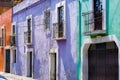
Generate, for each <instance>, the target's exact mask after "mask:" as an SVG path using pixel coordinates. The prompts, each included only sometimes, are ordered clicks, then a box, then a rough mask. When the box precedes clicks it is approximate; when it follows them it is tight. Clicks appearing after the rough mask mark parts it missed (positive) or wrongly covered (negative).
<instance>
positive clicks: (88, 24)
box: [83, 10, 104, 33]
mask: <svg viewBox="0 0 120 80" xmlns="http://www.w3.org/2000/svg"><path fill="white" fill-rule="evenodd" d="M83 17H84V25H85V27H84V33H86V32H94V31H96V30H102V26H103V23H104V15H103V10H101V11H99V12H94V11H89V12H85V13H83Z"/></svg>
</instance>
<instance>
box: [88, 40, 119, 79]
mask: <svg viewBox="0 0 120 80" xmlns="http://www.w3.org/2000/svg"><path fill="white" fill-rule="evenodd" d="M118 71H119V70H118V48H117V46H116V44H115V43H114V42H109V43H100V44H92V45H90V48H89V50H88V80H118V79H119V78H118V74H119V73H118Z"/></svg>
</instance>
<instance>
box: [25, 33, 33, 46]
mask: <svg viewBox="0 0 120 80" xmlns="http://www.w3.org/2000/svg"><path fill="white" fill-rule="evenodd" d="M24 43H25V44H27V45H31V44H32V34H31V31H27V32H24Z"/></svg>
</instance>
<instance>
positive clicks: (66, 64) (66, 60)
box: [58, 0, 77, 80]
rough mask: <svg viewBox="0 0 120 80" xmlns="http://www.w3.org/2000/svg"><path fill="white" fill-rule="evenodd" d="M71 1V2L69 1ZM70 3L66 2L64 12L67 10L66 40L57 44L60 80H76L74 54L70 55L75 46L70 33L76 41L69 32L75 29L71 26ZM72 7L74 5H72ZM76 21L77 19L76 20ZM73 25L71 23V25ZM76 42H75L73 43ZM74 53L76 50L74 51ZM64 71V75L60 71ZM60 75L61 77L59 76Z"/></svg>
mask: <svg viewBox="0 0 120 80" xmlns="http://www.w3.org/2000/svg"><path fill="white" fill-rule="evenodd" d="M71 1H73V0H71ZM71 1H67V5H66V8H67V9H66V10H67V16H66V19H67V20H66V21H67V22H66V23H67V24H66V28H67V29H66V34H67V36H66V37H67V39H66V40H63V41H59V42H58V46H59V62H58V63H59V65H58V66H59V68H58V69H59V75H58V76H59V77H58V78H59V79H60V80H76V63H75V61H74V60H75V58H76V57H75V56H73V54H76V53H72V49H73V46H74V45H75V44H76V43H74V42H73V44H72V43H71V41H72V39H71V33H72V37H74V40H76V39H75V38H76V37H75V36H76V35H74V36H73V34H77V33H76V32H74V31H73V32H71V31H72V30H71V28H73V27H74V28H75V27H76V26H72V25H71V20H72V19H71V18H72V17H71V15H70V13H71V10H70V6H69V4H71ZM73 5H74V4H73ZM76 20H77V18H76ZM72 24H73V23H72ZM75 42H76V41H75ZM74 49H76V46H74ZM75 51H76V50H75ZM63 69H64V70H65V73H64V74H63V72H62V70H63ZM61 75H62V76H61Z"/></svg>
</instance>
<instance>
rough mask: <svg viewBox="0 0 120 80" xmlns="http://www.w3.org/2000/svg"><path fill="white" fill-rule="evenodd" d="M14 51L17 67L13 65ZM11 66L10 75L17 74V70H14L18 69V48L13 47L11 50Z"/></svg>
mask: <svg viewBox="0 0 120 80" xmlns="http://www.w3.org/2000/svg"><path fill="white" fill-rule="evenodd" d="M14 50H16V63H14V64H15V66H13V65H12V64H13V51H14ZM10 58H11V59H10V63H11V64H10V66H11V68H10V71H11V72H10V73H12V74H16V69H15V72H14V71H13V68H16V67H17V48H16V47H11V49H10Z"/></svg>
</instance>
